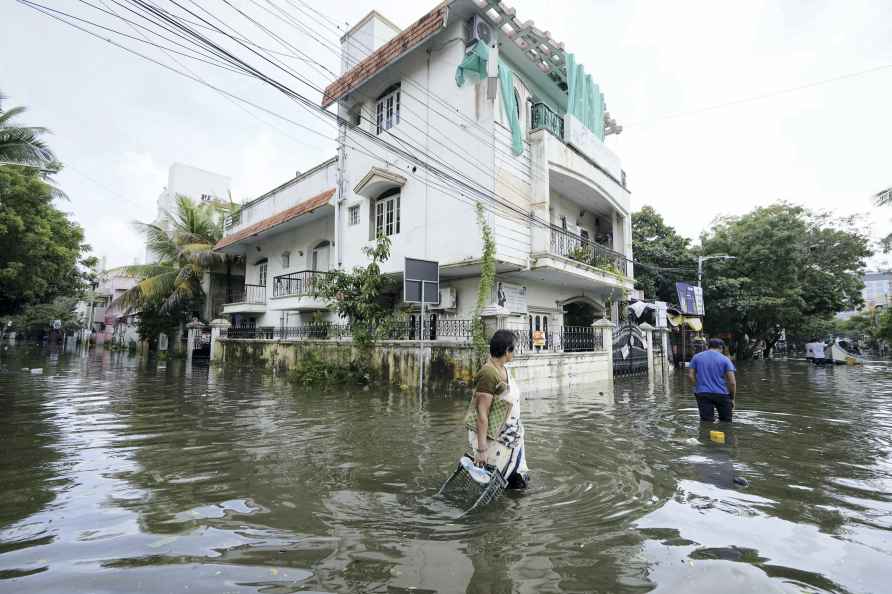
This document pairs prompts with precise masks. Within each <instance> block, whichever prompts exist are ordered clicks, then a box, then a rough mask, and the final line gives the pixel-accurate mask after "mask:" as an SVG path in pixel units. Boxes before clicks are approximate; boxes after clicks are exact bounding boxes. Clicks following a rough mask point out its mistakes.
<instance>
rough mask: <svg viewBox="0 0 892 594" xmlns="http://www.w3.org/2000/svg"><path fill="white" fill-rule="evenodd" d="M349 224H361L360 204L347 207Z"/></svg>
mask: <svg viewBox="0 0 892 594" xmlns="http://www.w3.org/2000/svg"><path fill="white" fill-rule="evenodd" d="M347 224H348V225H358V224H359V205H358V204H357V205H356V206H351V207H350V208H348V209H347Z"/></svg>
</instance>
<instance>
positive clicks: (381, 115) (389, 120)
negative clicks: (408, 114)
mask: <svg viewBox="0 0 892 594" xmlns="http://www.w3.org/2000/svg"><path fill="white" fill-rule="evenodd" d="M399 123H400V86H399V84H397V85H395V86H394V87H391V88H390V89H388V90H387V91H385V92H384V94H383V95H381V97H379V98H378V102H377V103H376V104H375V124H376V133H377V134H381V132H383V131H384V130H390V129H391V128H393V127H394V126H396V125H397V124H399Z"/></svg>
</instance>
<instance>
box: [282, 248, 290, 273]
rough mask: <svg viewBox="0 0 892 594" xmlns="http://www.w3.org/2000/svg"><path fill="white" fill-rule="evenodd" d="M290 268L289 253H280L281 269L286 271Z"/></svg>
mask: <svg viewBox="0 0 892 594" xmlns="http://www.w3.org/2000/svg"><path fill="white" fill-rule="evenodd" d="M289 266H291V252H282V268H283V269H286V270H287V269H288V267H289Z"/></svg>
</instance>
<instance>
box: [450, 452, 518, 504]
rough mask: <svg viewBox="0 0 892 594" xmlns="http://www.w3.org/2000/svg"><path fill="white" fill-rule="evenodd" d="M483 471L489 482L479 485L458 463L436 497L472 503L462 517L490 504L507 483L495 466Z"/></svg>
mask: <svg viewBox="0 0 892 594" xmlns="http://www.w3.org/2000/svg"><path fill="white" fill-rule="evenodd" d="M485 470H486V471H487V473H488V474H489V482H488V483H486V484H485V485H481V484H480V483H478V482H477V481H475V480H474V479H473V478H471V475H470V474H469V473H468V471H467V470H465V468H464V467H463V466H462V465H461V462H459V464H458V466H457V468H456V469H455V472H453V473H452V476H450V477H449V478H448V479H446V482H445V483H443V486H442V487H440V491H439V493H438V495H443V496H446V497H449V498H450V499H458V500H461V501H464V502H467V503H472V505H471V507H469V508H468V509H466V510H465V511H464V513H463V514H462V515H464V514H467V513H470V512H472V511H474V510H475V509H477V508H478V507H482V506H484V505H487V504H489V503H491V502H492V501H494V500H495V499H496V498H497V497H498V496H499V495H501V494H502V492H503V491H504V490H505V488H506V487H507V486H508V481H506V480H505V477H503V476H502V473H501V472H500V471H499V469H498V468H496V467H495V466H489V465H487V466H486V467H485Z"/></svg>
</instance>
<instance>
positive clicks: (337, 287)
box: [314, 236, 399, 347]
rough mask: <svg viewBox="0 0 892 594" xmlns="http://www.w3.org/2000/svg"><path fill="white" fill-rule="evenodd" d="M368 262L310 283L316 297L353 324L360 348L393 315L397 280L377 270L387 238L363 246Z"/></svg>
mask: <svg viewBox="0 0 892 594" xmlns="http://www.w3.org/2000/svg"><path fill="white" fill-rule="evenodd" d="M363 252H364V253H365V255H366V256H367V257H368V258H369V260H370V262H369V263H368V264H366V265H365V266H357V267H355V268H354V269H353V270H352V271H351V272H346V271H343V270H335V271H332V272H329V273H328V274H327V275H325V276H324V277H322V278H321V279H320V280H319V281H317V282H316V283H315V284H314V291H315V293H316V295H317V296H318V297H321V298H323V299H326V300H328V301H330V302H331V303H332V304H333V305H332V307H333V308H334V310H335V311H336V312H337V314H338V315H339V316H340V317H342V318H348V319H349V320H350V322H351V324H352V325H353V328H352V333H353V340H354V341H355V342H356V343H357V344H358V345H360V346H361V347H367V346H370V345H371V344H372V342H374V338H375V332H376V330H377V329H379V328H382V327H386V324H387V321H388V320H390V319H391V318H392V317H393V308H394V306H395V305H396V298H397V291H398V286H399V282H398V280H397V279H395V278H393V277H390V276H387V275H384V274H382V273H381V263H382V262H385V261H387V259H388V258H389V257H390V239H389V238H387V237H385V236H379V237H378V240H377V241H376V242H375V245H374V246H373V247H364V248H363Z"/></svg>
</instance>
